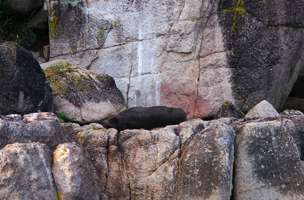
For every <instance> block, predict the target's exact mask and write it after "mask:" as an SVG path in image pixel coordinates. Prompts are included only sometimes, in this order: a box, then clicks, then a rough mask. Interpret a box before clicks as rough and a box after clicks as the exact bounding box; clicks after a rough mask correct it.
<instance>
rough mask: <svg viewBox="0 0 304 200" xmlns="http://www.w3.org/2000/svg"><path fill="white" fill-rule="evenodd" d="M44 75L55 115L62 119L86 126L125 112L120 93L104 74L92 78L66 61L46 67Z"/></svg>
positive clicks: (91, 74) (86, 71)
mask: <svg viewBox="0 0 304 200" xmlns="http://www.w3.org/2000/svg"><path fill="white" fill-rule="evenodd" d="M44 67H45V69H44V72H45V74H46V78H47V79H48V80H49V82H50V84H51V87H52V90H53V96H54V107H55V108H54V109H55V112H56V113H57V114H58V115H59V116H60V117H61V118H63V119H65V120H70V121H75V122H79V123H90V122H96V121H101V120H103V119H106V118H109V117H113V116H115V115H116V114H118V113H119V112H120V111H122V110H124V109H125V102H124V99H123V96H122V94H121V92H120V91H119V90H118V89H117V88H116V84H115V81H114V80H113V78H112V77H110V76H108V75H106V74H96V73H93V72H90V71H88V70H85V69H81V68H79V67H77V66H74V65H72V64H70V63H69V62H67V61H58V62H51V63H50V64H49V65H48V64H46V65H45V66H44Z"/></svg>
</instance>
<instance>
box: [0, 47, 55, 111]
mask: <svg viewBox="0 0 304 200" xmlns="http://www.w3.org/2000/svg"><path fill="white" fill-rule="evenodd" d="M52 103H53V102H52V93H51V88H50V86H49V84H48V83H47V81H46V79H45V76H44V73H43V71H42V69H41V68H40V65H39V63H38V62H37V61H36V60H35V59H34V58H33V56H32V54H31V53H30V52H28V51H27V50H25V49H23V48H21V47H18V46H16V45H15V44H14V43H12V42H5V43H1V44H0V114H4V115H7V114H12V113H19V114H26V113H30V112H36V111H51V110H52Z"/></svg>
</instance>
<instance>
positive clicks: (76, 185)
mask: <svg viewBox="0 0 304 200" xmlns="http://www.w3.org/2000/svg"><path fill="white" fill-rule="evenodd" d="M53 174H54V178H55V182H56V185H57V189H58V193H59V194H60V196H61V198H62V199H71V200H73V199H75V200H76V199H88V198H89V199H90V200H101V198H100V197H99V195H101V193H100V192H99V188H100V187H99V185H98V180H97V175H96V174H95V169H94V168H93V165H92V164H91V162H90V161H89V160H88V159H87V158H86V157H85V155H84V153H83V151H82V150H81V149H80V147H78V146H77V145H76V144H72V143H66V144H61V145H58V146H57V148H56V150H55V151H54V154H53Z"/></svg>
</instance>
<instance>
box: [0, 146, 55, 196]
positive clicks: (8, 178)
mask: <svg viewBox="0 0 304 200" xmlns="http://www.w3.org/2000/svg"><path fill="white" fill-rule="evenodd" d="M50 157H51V155H50V151H49V148H48V147H47V146H46V145H44V144H39V143H28V144H21V143H15V144H9V145H7V146H5V147H4V148H3V149H1V150H0V199H2V200H29V199H31V200H57V192H56V186H55V184H54V180H53V176H52V171H51V159H50Z"/></svg>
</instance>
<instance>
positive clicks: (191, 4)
mask: <svg viewBox="0 0 304 200" xmlns="http://www.w3.org/2000/svg"><path fill="white" fill-rule="evenodd" d="M47 2H48V7H49V22H50V23H49V25H50V33H51V39H50V53H51V57H52V58H53V59H57V58H66V59H69V60H70V61H71V62H74V63H76V64H79V65H81V66H82V67H85V68H88V69H91V70H94V71H96V72H98V73H106V74H109V75H111V76H112V77H114V78H115V80H116V82H117V84H118V87H119V88H120V90H121V91H122V92H123V95H124V97H125V99H126V100H127V103H128V105H129V106H131V107H132V106H154V105H166V106H170V107H181V108H183V109H184V110H185V111H186V112H187V113H188V115H189V116H199V117H212V116H214V115H216V113H217V112H218V110H219V108H220V107H221V105H222V104H223V103H224V102H226V101H229V102H231V103H233V104H234V105H236V106H237V107H238V108H240V109H241V110H242V111H243V112H246V111H248V109H250V108H251V107H252V106H254V105H255V104H257V103H258V102H260V101H261V100H264V99H266V100H267V101H269V102H270V103H272V104H273V105H274V106H275V107H276V108H280V107H281V106H282V104H283V103H284V101H285V99H286V98H287V96H288V94H289V92H290V91H291V89H292V86H293V84H294V82H295V81H296V78H297V75H298V73H299V69H300V66H301V65H303V59H302V58H303V55H304V53H303V41H304V40H303V37H304V34H303V27H304V22H303V20H302V19H303V18H304V5H303V1H302V0H295V1H292V3H288V1H287V0H278V1H275V2H264V1H251V0H241V1H232V0H225V1H220V0H215V1H214V0H206V1H198V0H195V1H190V0H153V1H152V0H147V1H137V0H136V1H129V0H123V1H119V2H117V1H113V0H109V1H85V0H76V1H58V0H48V1H47ZM236 2H240V5H237V3H236ZM74 18H77V19H78V20H77V21H76V20H71V19H74ZM282 83H284V84H282Z"/></svg>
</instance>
